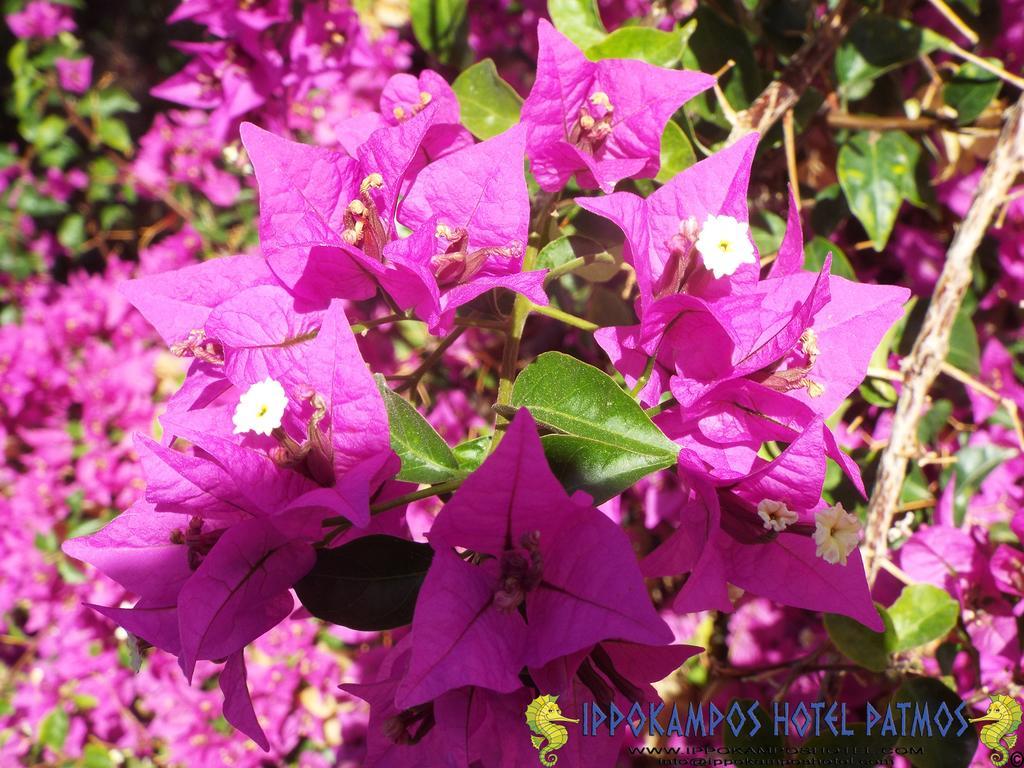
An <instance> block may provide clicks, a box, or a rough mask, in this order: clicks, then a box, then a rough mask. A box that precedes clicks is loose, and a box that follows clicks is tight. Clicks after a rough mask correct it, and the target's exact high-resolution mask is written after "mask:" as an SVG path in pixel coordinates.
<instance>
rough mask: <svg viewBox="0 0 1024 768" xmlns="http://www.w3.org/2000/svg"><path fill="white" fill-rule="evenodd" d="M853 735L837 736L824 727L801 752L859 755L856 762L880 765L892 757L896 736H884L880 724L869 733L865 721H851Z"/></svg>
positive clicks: (823, 754) (805, 743) (850, 726)
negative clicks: (880, 731)
mask: <svg viewBox="0 0 1024 768" xmlns="http://www.w3.org/2000/svg"><path fill="white" fill-rule="evenodd" d="M847 727H848V728H849V729H850V730H851V731H853V733H854V735H853V736H845V735H842V734H840V735H839V736H836V735H834V734H832V733H831V732H829V730H828V728H827V727H823V728H822V729H821V730H822V733H821V734H819V735H818V736H812V737H811V738H809V739H808V740H807V741H805V742H804V743H803V745H802V746H801V754H805V755H822V756H826V755H827V756H832V755H857V758H856V762H858V763H859V764H860V765H865V766H867V765H879V764H883V763H884V762H885V761H886V760H890V759H891V757H892V748H893V747H894V746H895V745H896V736H895V735H892V736H888V735H886V736H883V735H881V734H880V733H879V730H881V728H880V726H879V725H877V724H876V725H875V726H874V727H873V728H872V733H871V735H870V736H868V735H867V725H866V724H865V723H850V724H849V725H848V726H847Z"/></svg>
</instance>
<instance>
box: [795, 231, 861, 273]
mask: <svg viewBox="0 0 1024 768" xmlns="http://www.w3.org/2000/svg"><path fill="white" fill-rule="evenodd" d="M830 253H831V254H832V274H833V275H836V276H838V277H845V278H846V279H847V280H854V281H856V280H857V273H856V272H855V271H854V269H853V265H852V264H851V263H850V260H849V259H848V258H847V257H846V254H845V253H843V249H842V248H840V247H839V246H838V245H836V244H835V243H833V242H831V241H829V240H826V239H825V238H824V237H815V238H812V239H811V241H810V242H808V243H805V244H804V269H809V270H811V271H812V272H820V271H821V268H822V266H824V264H825V257H826V256H827V255H828V254H830Z"/></svg>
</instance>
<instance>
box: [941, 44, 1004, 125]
mask: <svg viewBox="0 0 1024 768" xmlns="http://www.w3.org/2000/svg"><path fill="white" fill-rule="evenodd" d="M993 63H995V64H999V61H998V60H993ZM1001 86H1002V81H1001V80H1000V79H999V78H998V77H996V76H995V75H993V74H992V73H990V72H988V71H987V70H984V69H982V68H981V67H979V66H978V65H977V64H972V63H971V62H969V61H968V62H965V63H963V64H961V65H960V68H959V69H958V70H957V71H956V74H955V75H953V78H952V79H951V80H950V81H949V82H948V83H946V86H945V88H944V89H943V91H942V95H943V99H944V100H945V102H946V103H947V104H948V105H949V106H951V107H953V109H955V110H956V119H957V122H958V123H960V125H967V124H968V123H973V122H974V121H975V120H976V119H977V118H978V116H979V115H981V113H982V112H984V111H985V107H987V106H988V105H989V104H991V103H992V100H993V99H994V98H995V97H996V94H997V93H999V88H1000V87H1001Z"/></svg>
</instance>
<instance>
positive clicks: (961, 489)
mask: <svg viewBox="0 0 1024 768" xmlns="http://www.w3.org/2000/svg"><path fill="white" fill-rule="evenodd" d="M1016 455H1017V451H1016V450H1014V449H1013V448H1006V447H1004V446H1001V445H995V444H993V443H987V444H983V445H968V446H965V447H963V448H961V449H960V450H959V451H958V452H957V454H956V464H954V465H953V473H954V474H955V475H956V494H955V495H954V497H953V519H954V522H955V523H956V524H957V525H960V524H961V523H963V520H964V516H965V515H966V513H967V505H968V503H969V502H970V500H971V499H972V498H973V497H974V495H975V494H976V493H977V492H978V489H979V488H980V487H981V484H982V483H983V482H984V481H985V478H986V477H988V476H989V474H991V473H992V471H993V470H994V469H995V468H996V467H998V466H1000V465H1001V464H1002V463H1003V462H1005V461H1009V460H1010V459H1012V458H1013V457H1014V456H1016Z"/></svg>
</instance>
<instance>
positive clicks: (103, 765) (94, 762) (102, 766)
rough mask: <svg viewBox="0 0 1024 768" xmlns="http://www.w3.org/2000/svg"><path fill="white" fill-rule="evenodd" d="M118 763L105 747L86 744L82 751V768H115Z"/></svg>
mask: <svg viewBox="0 0 1024 768" xmlns="http://www.w3.org/2000/svg"><path fill="white" fill-rule="evenodd" d="M116 765H117V763H115V762H114V758H112V757H111V755H110V753H109V752H108V750H106V748H105V746H102V745H100V744H86V745H85V749H84V750H83V751H82V768H115V766H116Z"/></svg>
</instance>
